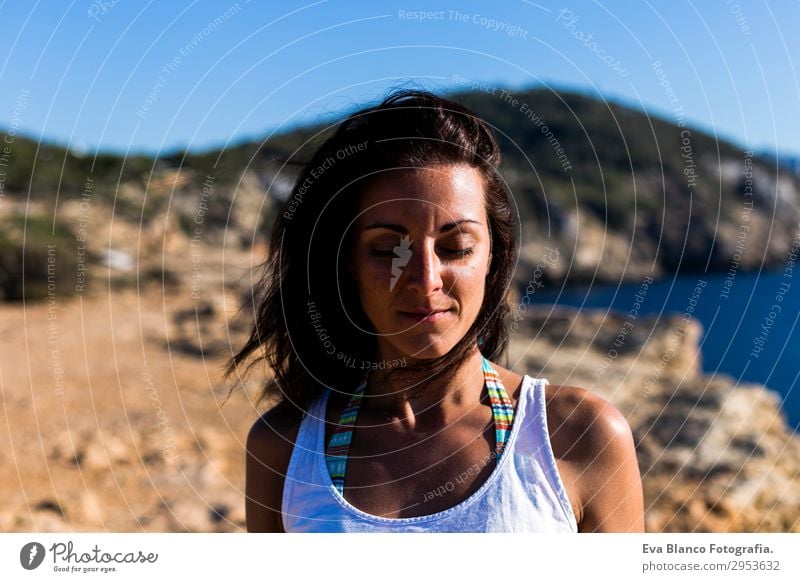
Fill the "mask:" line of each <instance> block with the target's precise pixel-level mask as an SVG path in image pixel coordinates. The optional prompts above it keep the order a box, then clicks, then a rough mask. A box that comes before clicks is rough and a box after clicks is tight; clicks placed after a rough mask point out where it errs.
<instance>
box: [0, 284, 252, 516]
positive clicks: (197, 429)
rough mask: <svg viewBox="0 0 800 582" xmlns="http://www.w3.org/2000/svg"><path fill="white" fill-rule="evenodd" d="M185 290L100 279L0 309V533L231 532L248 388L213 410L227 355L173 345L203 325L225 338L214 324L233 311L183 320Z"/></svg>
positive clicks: (238, 501) (237, 506)
mask: <svg viewBox="0 0 800 582" xmlns="http://www.w3.org/2000/svg"><path fill="white" fill-rule="evenodd" d="M104 286H105V287H106V288H105V289H104V288H103V287H104ZM190 294H191V289H190V288H188V287H185V286H184V287H179V288H177V289H171V288H162V287H161V285H159V284H152V283H151V284H149V285H148V286H147V287H146V288H143V289H141V290H137V289H136V287H135V286H134V287H128V288H123V289H119V290H117V289H115V290H113V291H112V292H109V291H108V289H107V281H106V282H100V283H98V284H97V285H94V286H93V292H92V293H91V294H86V295H83V296H77V297H75V298H70V299H59V298H57V299H56V301H54V302H52V303H48V302H47V301H45V302H43V303H29V304H27V305H24V306H23V305H21V304H0V389H1V390H2V428H0V467H2V472H3V476H2V479H0V496H2V498H3V499H4V500H5V502H4V504H3V508H2V510H0V530H2V531H242V530H243V529H244V491H243V489H244V440H245V437H246V434H247V431H248V429H249V427H250V425H251V424H252V422H253V420H254V419H255V418H256V416H257V411H256V408H255V406H254V405H253V403H252V398H253V396H254V394H253V395H251V394H247V393H246V392H245V391H244V390H240V391H238V392H235V393H234V395H233V396H231V397H230V398H229V399H228V400H227V402H225V404H224V405H223V400H224V399H225V397H226V395H227V394H228V386H229V384H224V383H223V382H222V380H221V378H222V374H221V370H222V366H223V364H224V362H225V359H226V355H229V354H230V349H228V350H227V354H226V353H225V352H226V350H225V349H219V345H217V346H216V347H215V352H216V353H213V354H210V355H208V354H207V355H202V354H198V353H191V352H192V350H191V349H187V348H186V346H187V345H189V346H191V345H194V346H198V345H199V344H200V343H201V342H202V340H203V338H205V337H206V336H205V335H201V334H200V332H198V329H202V328H203V326H205V327H208V326H214V325H219V329H215V330H214V332H215V334H216V337H217V339H218V342H217V343H219V338H226V337H227V334H226V332H225V325H224V323H222V324H220V321H223V322H224V320H225V318H226V317H227V316H229V315H231V313H232V312H233V311H234V310H235V305H234V308H233V309H227V308H225V307H224V306H223V307H222V309H218V310H217V313H216V314H215V316H214V317H211V318H210V320H209V318H208V317H206V318H205V319H203V317H202V316H200V317H197V318H196V317H195V314H194V308H193V307H192V306H193V305H194V304H196V302H194V301H193V300H192V299H191V295H190ZM231 294H232V293H231V292H228V295H229V296H230V295H231ZM231 303H232V304H233V303H235V302H233V301H232V302H231ZM187 308H188V312H187V311H186V310H187ZM220 311H224V312H225V313H220ZM181 313H182V314H183V320H184V321H183V323H182V324H180V325H178V324H176V323H175V321H176V320H175V318H176V316H177V317H178V318H180V317H181ZM187 313H188V316H187ZM192 336H194V337H192ZM175 346H179V347H178V348H176V347H175ZM197 351H199V350H197Z"/></svg>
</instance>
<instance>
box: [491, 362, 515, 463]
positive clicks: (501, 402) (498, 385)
mask: <svg viewBox="0 0 800 582" xmlns="http://www.w3.org/2000/svg"><path fill="white" fill-rule="evenodd" d="M483 379H484V383H485V385H486V390H487V391H488V392H489V400H490V401H491V403H492V416H494V430H495V454H496V455H497V458H498V459H499V458H500V457H501V456H502V455H503V451H504V450H505V447H506V442H507V441H508V437H509V435H510V434H511V425H512V424H513V422H514V407H513V405H512V404H511V399H510V398H509V397H508V393H507V392H506V389H505V388H504V387H503V383H502V382H501V381H500V376H499V375H498V374H497V372H496V371H495V369H494V368H492V365H491V364H490V363H489V360H487V359H486V358H483Z"/></svg>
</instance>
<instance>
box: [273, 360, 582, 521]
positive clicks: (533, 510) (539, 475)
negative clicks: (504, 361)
mask: <svg viewBox="0 0 800 582" xmlns="http://www.w3.org/2000/svg"><path fill="white" fill-rule="evenodd" d="M547 383H548V382H547V380H545V379H535V378H531V377H530V376H525V377H524V379H523V381H522V389H521V390H520V396H519V399H518V402H517V407H516V411H515V413H514V421H513V423H512V425H511V434H510V435H509V438H508V442H507V444H506V449H505V452H504V453H503V454H502V455H501V457H500V460H499V461H498V462H497V463H496V465H495V467H494V470H493V471H492V473H491V474H490V475H489V478H488V479H487V480H486V482H485V483H484V484H483V485H481V487H480V488H479V489H478V490H477V491H475V492H474V493H473V494H472V495H470V496H469V497H468V498H467V499H465V500H463V501H462V502H460V503H458V504H457V505H454V506H453V507H450V508H448V509H445V510H443V511H440V512H437V513H433V514H429V515H420V516H417V517H405V518H389V517H379V516H377V515H371V514H369V513H366V512H364V511H361V510H360V509H358V508H357V507H355V506H354V505H351V504H350V503H349V502H348V501H347V500H346V499H345V498H344V497H343V496H342V495H341V494H340V493H339V491H337V489H336V487H335V486H334V485H333V482H332V481H331V478H330V474H329V473H328V467H327V465H326V463H325V446H324V444H325V443H324V440H325V410H326V404H327V401H328V395H329V394H330V390H326V391H325V392H324V393H323V395H322V396H320V397H319V398H318V399H317V400H316V402H315V403H314V404H313V405H312V406H311V407H310V410H309V411H308V413H307V414H306V415H305V416H304V418H303V420H302V422H301V424H300V429H299V431H298V434H297V440H296V442H295V446H294V450H293V451H292V457H291V460H290V461H289V468H288V470H287V472H286V479H285V482H284V487H283V501H282V504H281V513H282V517H283V527H284V530H285V531H287V532H577V531H578V525H577V523H576V521H575V515H574V513H573V512H572V506H571V505H570V502H569V498H568V497H567V493H566V490H565V489H564V484H563V482H562V481H561V477H560V475H559V473H558V469H557V468H556V460H555V456H554V455H553V449H552V447H551V445H550V437H549V433H548V430H547V414H546V407H545V393H544V390H545V385H546V384H547Z"/></svg>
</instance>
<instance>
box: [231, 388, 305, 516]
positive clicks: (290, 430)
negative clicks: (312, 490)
mask: <svg viewBox="0 0 800 582" xmlns="http://www.w3.org/2000/svg"><path fill="white" fill-rule="evenodd" d="M301 420H302V415H301V413H300V412H299V411H298V410H297V408H295V407H294V406H293V405H291V404H288V403H286V402H282V403H280V404H277V405H276V406H273V407H272V408H271V409H269V410H268V411H267V412H265V413H264V414H262V415H261V416H260V417H259V418H258V419H257V420H256V421H255V422H254V423H253V426H252V427H250V431H249V433H248V435H247V459H246V479H245V481H246V483H245V490H246V491H245V493H246V500H245V506H246V515H247V530H248V531H259V532H281V531H283V520H282V518H281V513H280V511H281V504H282V497H283V484H284V481H285V478H286V472H287V470H288V468H289V461H290V460H291V457H292V451H293V450H294V443H295V440H296V439H297V434H298V431H299V429H300V422H301Z"/></svg>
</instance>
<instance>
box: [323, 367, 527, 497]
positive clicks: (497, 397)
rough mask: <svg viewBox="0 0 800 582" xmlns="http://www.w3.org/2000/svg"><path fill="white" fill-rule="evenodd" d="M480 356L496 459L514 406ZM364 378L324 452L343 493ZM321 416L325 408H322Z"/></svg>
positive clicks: (505, 437)
mask: <svg viewBox="0 0 800 582" xmlns="http://www.w3.org/2000/svg"><path fill="white" fill-rule="evenodd" d="M482 359H483V381H484V386H485V387H486V390H487V392H488V393H489V400H490V402H491V406H492V417H493V419H494V424H495V451H494V454H495V457H496V460H499V459H500V457H501V456H502V454H503V451H504V450H505V446H506V442H507V440H508V437H509V435H510V433H511V425H512V423H513V422H514V407H513V406H512V404H511V399H510V398H509V397H508V393H507V392H506V390H505V387H504V386H503V383H502V382H501V381H500V376H499V375H498V373H497V372H496V371H495V369H494V368H492V365H491V364H490V363H489V360H487V359H486V358H485V357H482ZM366 387H367V381H366V380H364V381H363V382H362V383H361V384H360V385H359V386H358V387H357V388H356V389H355V391H354V392H353V394H352V395H351V396H350V399H349V401H348V403H347V406H345V408H344V410H342V413H341V415H340V417H339V422H338V423H337V425H336V428H335V429H334V431H333V434H332V435H331V438H330V441H329V442H328V446H327V450H326V452H325V462H326V464H327V467H328V472H329V473H330V476H331V481H332V482H333V485H334V487H336V489H337V490H338V491H339V493H340V494H342V496H344V476H345V471H346V469H347V454H348V452H349V450H350V442H351V441H352V440H353V429H354V427H355V424H356V420H357V419H358V410H359V407H360V406H361V401H362V400H363V398H364V391H365V390H366ZM322 415H323V416H322V417H323V418H324V411H323V412H322Z"/></svg>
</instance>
